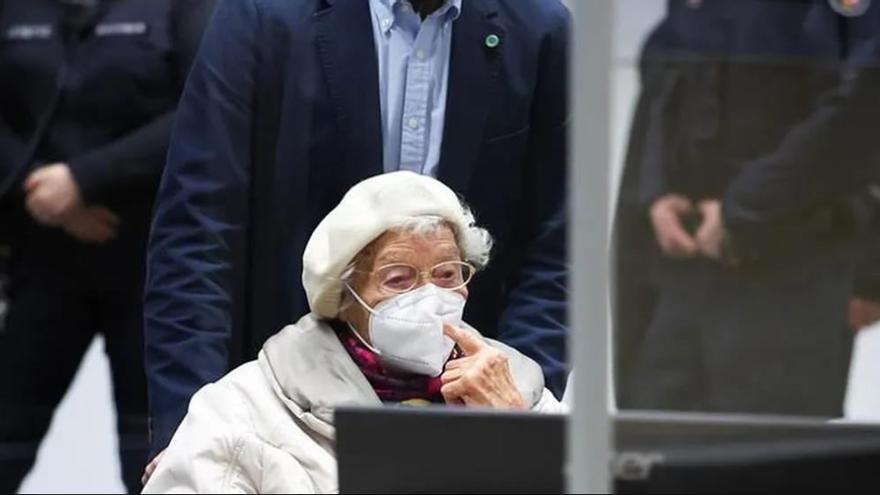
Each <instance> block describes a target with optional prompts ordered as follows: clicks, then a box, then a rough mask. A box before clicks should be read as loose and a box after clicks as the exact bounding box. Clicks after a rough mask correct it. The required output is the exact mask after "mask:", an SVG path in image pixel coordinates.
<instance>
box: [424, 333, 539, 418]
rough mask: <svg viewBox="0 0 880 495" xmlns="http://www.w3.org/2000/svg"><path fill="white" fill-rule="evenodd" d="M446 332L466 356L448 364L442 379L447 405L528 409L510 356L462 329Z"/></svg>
mask: <svg viewBox="0 0 880 495" xmlns="http://www.w3.org/2000/svg"><path fill="white" fill-rule="evenodd" d="M443 332H444V333H445V334H446V336H447V337H449V338H450V339H452V340H453V341H454V342H455V343H456V344H458V347H459V348H460V349H461V350H462V352H463V353H464V356H465V357H463V358H460V359H455V360H452V361H450V362H448V363H447V364H446V371H445V372H444V373H443V375H442V376H441V379H442V380H443V388H442V389H441V393H442V394H443V398H444V399H446V402H447V403H449V404H464V405H466V406H469V407H489V408H493V409H518V410H523V409H526V405H525V400H524V399H523V397H522V394H520V393H519V390H517V388H516V385H515V384H514V382H513V376H512V375H511V374H510V365H509V364H508V361H507V355H505V354H504V353H503V352H501V351H499V350H498V349H495V348H493V347H491V346H490V345H489V344H487V343H486V342H484V341H483V340H482V339H481V338H480V337H478V336H476V335H474V334H472V333H470V332H467V331H465V330H462V329H460V328H455V327H453V326H451V325H444V326H443Z"/></svg>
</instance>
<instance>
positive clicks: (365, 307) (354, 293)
mask: <svg viewBox="0 0 880 495" xmlns="http://www.w3.org/2000/svg"><path fill="white" fill-rule="evenodd" d="M345 288H346V289H348V292H350V293H351V295H352V296H353V297H354V298H355V300H357V302H358V303H359V304H360V305H361V306H363V308H364V309H365V310H367V312H368V313H370V314H371V315H374V316H375V315H376V311H375V310H374V309H373V308H371V307H370V306H369V305H367V303H366V302H364V300H363V299H361V296H359V295H358V293H357V292H355V290H354V289H352V288H351V286H350V285H348V284H345ZM346 324H347V325H348V329H349V330H351V333H353V334H354V336H355V338H357V339H358V340H359V341H360V342H361V344H363V345H364V346H365V347H366V348H367V349H369V350H370V351H372V352H373V353H374V354H376V355H377V356H381V355H382V353H381V352H380V351H379V349H376V348H375V347H373V346H372V345H370V344H369V343H368V342H367V341H366V340H364V338H363V336H361V334H360V333H358V331H357V330H355V328H354V325H352V324H351V323H349V322H346Z"/></svg>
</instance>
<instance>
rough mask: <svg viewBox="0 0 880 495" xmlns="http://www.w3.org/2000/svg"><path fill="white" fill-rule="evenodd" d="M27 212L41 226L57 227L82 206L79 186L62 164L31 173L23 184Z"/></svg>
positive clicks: (68, 168) (65, 165) (48, 166)
mask: <svg viewBox="0 0 880 495" xmlns="http://www.w3.org/2000/svg"><path fill="white" fill-rule="evenodd" d="M24 190H25V193H26V194H27V200H26V202H25V204H26V206H27V210H28V212H29V213H30V214H31V216H32V217H34V219H35V220H36V221H38V222H40V223H41V224H43V225H47V226H50V227H57V226H59V225H61V224H62V223H63V222H64V220H65V217H66V216H67V215H69V214H70V213H71V212H73V211H74V210H76V209H77V208H78V207H80V206H81V205H82V197H81V195H80V190H79V186H78V185H77V183H76V180H75V179H74V177H73V174H72V173H71V172H70V167H69V166H67V164H64V163H56V164H52V165H47V166H45V167H42V168H39V169H37V170H35V171H33V172H32V173H31V174H30V175H29V176H28V178H27V180H25V183H24Z"/></svg>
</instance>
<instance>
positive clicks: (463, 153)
mask: <svg viewBox="0 0 880 495" xmlns="http://www.w3.org/2000/svg"><path fill="white" fill-rule="evenodd" d="M497 17H498V12H497V4H496V2H495V0H486V1H474V0H471V1H465V2H463V3H462V11H461V16H460V17H459V18H458V20H456V21H455V26H454V28H453V31H452V53H451V60H450V69H449V90H448V93H447V99H446V120H445V125H444V131H443V146H442V149H441V156H440V167H439V172H438V175H439V177H438V178H439V179H440V180H442V181H443V182H444V183H446V184H447V185H448V186H450V187H451V188H452V189H453V190H455V191H456V192H458V193H460V194H464V193H465V192H466V191H467V187H468V184H469V183H470V179H471V176H472V174H473V169H474V165H475V162H476V160H477V157H478V156H479V153H480V147H481V145H482V143H483V141H484V140H485V138H486V136H485V127H486V119H487V116H488V114H489V106H490V103H491V101H492V98H491V93H492V91H493V89H494V86H495V79H496V78H497V76H498V71H499V69H500V66H501V58H502V57H501V51H502V50H504V39H505V36H504V34H505V33H504V30H503V29H502V27H501V26H500V25H499V24H498V19H497ZM493 36H494V37H497V38H494V37H493ZM495 41H497V43H494V42H495ZM490 45H495V46H490Z"/></svg>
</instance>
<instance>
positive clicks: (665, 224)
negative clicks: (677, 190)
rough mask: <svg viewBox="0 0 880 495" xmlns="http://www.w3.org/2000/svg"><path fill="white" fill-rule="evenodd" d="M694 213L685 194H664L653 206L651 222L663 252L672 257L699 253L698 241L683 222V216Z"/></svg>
mask: <svg viewBox="0 0 880 495" xmlns="http://www.w3.org/2000/svg"><path fill="white" fill-rule="evenodd" d="M692 213H694V205H693V203H691V201H690V200H689V199H687V198H685V197H684V196H679V195H677V194H670V195H667V196H663V197H662V198H660V199H658V200H657V201H655V202H654V204H653V205H652V206H651V223H652V224H653V225H654V234H655V235H656V236H657V243H658V244H659V245H660V249H661V250H662V251H663V254H665V255H666V256H669V257H671V258H692V257H694V256H696V255H697V254H698V253H699V250H700V249H699V246H698V245H697V241H696V240H695V239H694V238H693V237H692V236H691V235H690V234H689V233H688V232H687V230H685V228H684V227H683V226H682V224H681V217H683V216H685V215H689V214H692Z"/></svg>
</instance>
